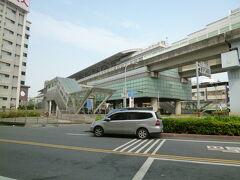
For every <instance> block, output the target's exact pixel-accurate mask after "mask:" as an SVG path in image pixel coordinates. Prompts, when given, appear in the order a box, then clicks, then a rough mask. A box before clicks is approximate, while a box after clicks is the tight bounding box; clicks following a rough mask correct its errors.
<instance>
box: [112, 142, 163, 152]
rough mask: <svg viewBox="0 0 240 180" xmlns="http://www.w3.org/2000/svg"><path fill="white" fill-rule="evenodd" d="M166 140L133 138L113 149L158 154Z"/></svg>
mask: <svg viewBox="0 0 240 180" xmlns="http://www.w3.org/2000/svg"><path fill="white" fill-rule="evenodd" d="M164 141H165V140H161V139H145V140H141V139H133V140H131V141H128V142H127V143H125V144H123V145H121V146H119V147H116V148H115V149H114V150H113V151H119V152H134V153H143V154H148V153H150V154H156V152H157V151H158V150H159V149H160V147H161V146H162V144H163V143H164Z"/></svg>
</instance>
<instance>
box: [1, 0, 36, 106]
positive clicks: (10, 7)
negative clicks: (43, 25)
mask: <svg viewBox="0 0 240 180" xmlns="http://www.w3.org/2000/svg"><path fill="white" fill-rule="evenodd" d="M28 12H29V0H0V109H1V108H6V109H10V108H12V109H13V108H17V107H18V106H19V102H20V99H21V96H22V97H24V96H26V95H27V92H26V89H27V88H26V86H25V79H26V67H27V56H28V54H27V52H28V45H29V37H30V25H31V23H30V22H29V21H27V14H28ZM22 88H23V89H22Z"/></svg>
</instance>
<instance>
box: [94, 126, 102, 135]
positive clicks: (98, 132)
mask: <svg viewBox="0 0 240 180" xmlns="http://www.w3.org/2000/svg"><path fill="white" fill-rule="evenodd" d="M103 133H104V131H103V128H102V127H100V126H97V127H95V129H94V135H95V136H97V137H101V136H103Z"/></svg>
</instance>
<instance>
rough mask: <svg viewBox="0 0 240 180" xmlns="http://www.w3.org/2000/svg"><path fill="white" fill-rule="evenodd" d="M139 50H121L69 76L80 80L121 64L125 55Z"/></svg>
mask: <svg viewBox="0 0 240 180" xmlns="http://www.w3.org/2000/svg"><path fill="white" fill-rule="evenodd" d="M139 50H140V49H130V50H126V51H121V52H119V53H116V54H114V55H112V56H110V57H108V58H106V59H104V60H102V61H100V62H98V63H96V64H94V65H92V66H89V67H87V68H85V69H83V70H81V71H79V72H77V73H75V74H73V75H71V76H69V77H68V78H74V79H76V80H79V79H81V78H84V77H86V76H89V75H92V74H95V73H98V72H100V71H103V70H105V69H108V68H111V67H113V66H116V65H117V64H119V63H120V60H121V59H123V58H124V57H127V56H130V55H132V54H134V53H135V52H137V51H139Z"/></svg>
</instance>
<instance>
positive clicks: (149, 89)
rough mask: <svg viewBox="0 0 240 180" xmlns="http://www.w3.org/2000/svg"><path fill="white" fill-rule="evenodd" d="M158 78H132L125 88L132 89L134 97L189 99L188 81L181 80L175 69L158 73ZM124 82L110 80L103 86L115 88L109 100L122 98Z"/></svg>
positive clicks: (190, 93)
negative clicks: (109, 82)
mask: <svg viewBox="0 0 240 180" xmlns="http://www.w3.org/2000/svg"><path fill="white" fill-rule="evenodd" d="M159 75H160V78H151V77H143V78H137V79H133V80H127V83H126V85H127V90H128V91H129V90H130V89H132V90H133V91H134V97H136V98H140V97H156V98H157V97H158V92H159V97H160V98H166V99H180V100H191V98H192V91H191V83H190V82H188V81H187V82H184V83H183V82H181V81H180V77H179V74H178V71H177V70H176V69H173V70H168V71H164V72H161V73H159ZM124 86H125V82H124V81H123V82H116V83H114V82H112V84H111V85H108V86H105V87H104V88H109V89H113V90H116V92H115V93H114V94H113V96H112V97H111V98H110V99H109V100H117V99H122V93H123V89H124Z"/></svg>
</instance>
